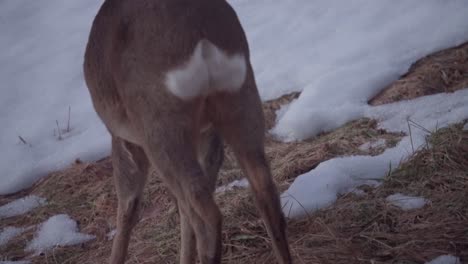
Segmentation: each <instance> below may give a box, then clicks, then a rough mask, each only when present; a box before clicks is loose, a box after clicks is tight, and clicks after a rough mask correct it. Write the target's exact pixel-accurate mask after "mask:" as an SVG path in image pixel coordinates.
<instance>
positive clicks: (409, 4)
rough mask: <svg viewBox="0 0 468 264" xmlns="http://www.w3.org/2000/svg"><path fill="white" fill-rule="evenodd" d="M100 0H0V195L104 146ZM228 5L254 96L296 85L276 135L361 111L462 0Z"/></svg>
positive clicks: (453, 23) (320, 127) (442, 29)
mask: <svg viewBox="0 0 468 264" xmlns="http://www.w3.org/2000/svg"><path fill="white" fill-rule="evenodd" d="M101 3H102V0H101V1H95V0H81V1H60V0H49V1H47V4H44V3H40V2H33V3H31V2H30V1H26V0H3V1H1V3H0V18H1V20H0V32H2V41H1V42H0V48H1V50H2V52H1V53H0V61H1V62H2V63H1V64H0V79H1V80H2V84H3V85H2V88H0V123H1V124H3V126H2V133H0V149H2V152H1V153H0V168H1V171H0V179H1V182H2V184H1V185H0V195H2V194H8V193H13V192H16V191H19V190H21V189H23V188H27V187H29V186H31V185H32V184H33V183H34V182H35V181H37V180H38V179H39V178H40V177H42V176H44V175H45V174H46V173H48V172H50V171H53V170H57V169H61V168H64V167H65V166H67V165H69V164H70V163H71V162H72V161H73V160H75V159H77V158H79V159H82V160H84V161H87V160H96V159H99V158H102V157H104V156H106V155H108V154H109V153H110V137H109V134H108V132H107V131H106V129H105V127H104V126H103V124H102V123H101V122H100V121H99V118H98V117H97V115H96V113H95V112H94V109H93V107H92V103H91V100H90V97H89V93H88V91H87V89H86V86H85V84H84V80H83V74H82V62H83V52H84V48H85V44H86V41H87V36H88V32H89V29H90V25H91V23H92V19H93V17H94V15H95V14H96V12H97V10H98V7H99V6H100V5H101ZM230 3H231V4H232V5H233V7H234V8H235V10H236V11H237V13H238V15H239V17H240V20H241V23H242V24H243V26H244V28H245V31H246V34H247V37H248V39H249V46H250V49H251V56H252V58H251V60H252V63H253V67H254V70H255V74H256V80H257V84H258V87H259V90H260V94H261V96H262V99H263V100H267V99H272V98H275V97H277V96H280V95H282V94H284V93H287V92H291V91H301V90H302V91H303V93H302V94H301V96H300V97H299V98H298V99H297V100H295V101H294V102H293V103H292V104H291V105H289V106H287V108H283V112H282V114H283V115H282V116H281V117H280V118H279V120H278V123H277V125H276V126H275V127H274V129H273V130H272V133H274V134H275V135H277V136H278V137H279V138H282V139H284V140H297V139H304V138H308V137H310V136H313V135H316V134H317V133H318V132H321V131H329V130H331V129H334V128H336V127H338V126H340V125H342V124H343V123H345V122H347V121H350V120H352V119H355V118H359V117H362V116H364V115H365V114H366V107H365V106H366V102H367V100H368V99H369V98H370V97H371V96H372V95H374V94H376V93H377V92H378V91H379V90H380V89H381V88H382V87H384V86H385V85H386V84H388V83H390V82H391V81H393V80H395V79H396V78H397V77H398V76H399V75H401V74H403V73H404V72H405V71H406V70H407V69H408V67H409V65H410V64H411V63H413V62H414V61H415V60H416V59H418V58H420V57H422V56H424V55H426V54H428V53H431V52H434V51H437V50H440V49H443V48H447V47H450V46H454V45H457V44H460V43H462V42H464V41H467V40H468V27H466V23H467V22H468V18H467V17H466V14H467V13H468V2H466V1H464V0H454V1H449V2H446V1H439V0H427V1H425V2H424V5H421V4H420V3H419V2H417V1H399V2H395V1H392V0H381V1H373V0H355V1H349V2H346V3H343V1H340V0H315V1H308V0H284V1H279V2H275V4H274V5H272V4H271V1H268V0H231V1H230ZM259 10H261V12H259ZM57 21H59V22H57ZM69 107H70V108H71V115H70V117H71V118H70V129H69V130H68V129H67V127H68V121H69V118H68V110H69ZM57 123H58V126H59V128H58V129H57ZM59 131H60V138H61V139H59V135H58V134H59ZM20 137H21V139H20Z"/></svg>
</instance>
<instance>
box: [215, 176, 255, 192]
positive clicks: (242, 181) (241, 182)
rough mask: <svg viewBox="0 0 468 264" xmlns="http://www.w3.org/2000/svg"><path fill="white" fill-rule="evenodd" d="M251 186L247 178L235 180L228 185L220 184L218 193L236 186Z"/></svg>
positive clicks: (217, 189)
mask: <svg viewBox="0 0 468 264" xmlns="http://www.w3.org/2000/svg"><path fill="white" fill-rule="evenodd" d="M247 187H249V181H248V180H247V179H246V178H243V179H240V180H234V181H232V182H230V183H228V184H226V185H223V186H220V187H218V188H216V190H215V192H216V193H223V192H227V191H231V190H233V189H234V188H247Z"/></svg>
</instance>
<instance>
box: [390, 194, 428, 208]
mask: <svg viewBox="0 0 468 264" xmlns="http://www.w3.org/2000/svg"><path fill="white" fill-rule="evenodd" d="M386 200H387V201H388V202H389V203H391V204H393V205H395V206H397V207H400V208H401V209H403V210H405V211H406V210H412V209H419V208H422V207H423V206H424V205H426V204H427V202H428V201H427V200H426V199H424V198H422V197H415V196H408V195H403V194H401V193H395V194H392V195H389V196H388V197H387V198H386Z"/></svg>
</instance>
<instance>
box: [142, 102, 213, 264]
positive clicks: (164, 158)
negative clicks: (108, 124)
mask: <svg viewBox="0 0 468 264" xmlns="http://www.w3.org/2000/svg"><path fill="white" fill-rule="evenodd" d="M185 107H186V108H185ZM160 111H164V112H163V114H159V115H158V116H155V117H153V118H151V117H148V118H149V119H148V120H146V121H145V123H146V124H153V126H152V127H151V128H148V131H147V136H146V137H145V139H146V143H145V146H146V148H145V150H146V153H148V156H149V158H150V160H151V162H152V164H153V165H154V167H155V168H157V169H158V170H159V172H160V174H161V176H162V178H163V180H164V182H165V183H166V184H167V186H168V187H169V189H170V191H171V193H172V194H173V195H174V196H175V198H176V199H177V205H178V207H179V212H182V216H181V219H182V220H183V222H182V223H181V224H182V228H183V230H182V239H188V240H191V237H193V236H192V234H191V230H190V229H188V227H189V226H191V227H192V230H193V234H194V236H195V240H196V249H197V252H198V257H199V259H200V263H202V264H217V263H220V261H221V214H220V212H219V209H218V207H217V205H216V203H215V201H214V199H213V187H212V186H214V184H212V183H211V181H210V179H209V177H208V176H207V175H206V173H205V168H203V167H202V165H201V164H200V161H199V159H198V146H197V138H198V134H199V132H198V131H197V129H196V125H194V124H193V123H192V122H193V120H194V119H195V118H193V117H192V116H191V113H192V112H194V111H192V109H190V108H189V107H187V105H185V106H182V107H181V108H179V109H177V110H173V109H161V110H160ZM187 221H188V222H189V225H187ZM184 228H185V229H184ZM192 245H193V244H192V242H187V241H182V247H184V249H183V250H182V252H181V261H183V260H184V259H185V260H187V261H189V260H190V259H191V258H192V253H191V252H190V250H191V248H192Z"/></svg>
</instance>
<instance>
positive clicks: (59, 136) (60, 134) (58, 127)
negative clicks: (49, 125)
mask: <svg viewBox="0 0 468 264" xmlns="http://www.w3.org/2000/svg"><path fill="white" fill-rule="evenodd" d="M55 123H56V124H57V131H58V140H62V132H60V126H59V123H58V120H55Z"/></svg>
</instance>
